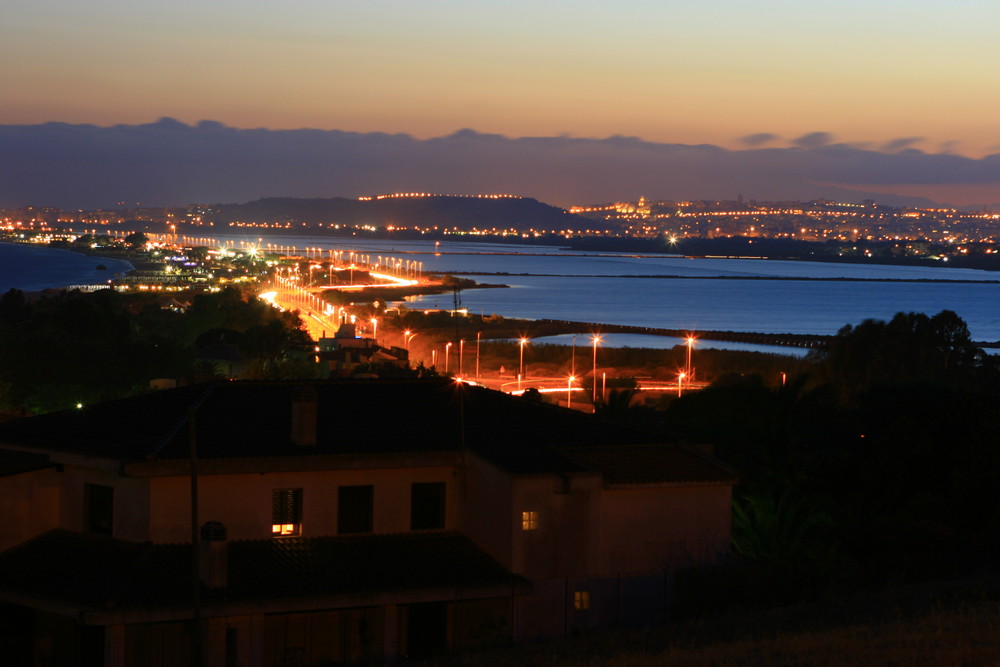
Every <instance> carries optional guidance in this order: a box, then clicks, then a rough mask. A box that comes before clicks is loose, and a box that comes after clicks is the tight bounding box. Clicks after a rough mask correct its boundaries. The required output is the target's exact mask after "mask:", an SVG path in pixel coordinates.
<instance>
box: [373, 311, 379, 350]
mask: <svg viewBox="0 0 1000 667" xmlns="http://www.w3.org/2000/svg"><path fill="white" fill-rule="evenodd" d="M372 338H374V339H375V344H376V345H378V318H376V317H373V318H372Z"/></svg>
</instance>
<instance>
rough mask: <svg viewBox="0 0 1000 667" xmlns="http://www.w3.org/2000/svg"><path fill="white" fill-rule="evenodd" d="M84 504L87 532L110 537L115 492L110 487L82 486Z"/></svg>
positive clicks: (112, 526)
mask: <svg viewBox="0 0 1000 667" xmlns="http://www.w3.org/2000/svg"><path fill="white" fill-rule="evenodd" d="M83 495H84V503H85V506H86V508H87V518H86V521H87V530H88V531H90V532H92V533H100V534H102V535H111V534H112V530H113V529H114V518H115V490H114V488H113V487H110V486H100V485H98V484H84V486H83Z"/></svg>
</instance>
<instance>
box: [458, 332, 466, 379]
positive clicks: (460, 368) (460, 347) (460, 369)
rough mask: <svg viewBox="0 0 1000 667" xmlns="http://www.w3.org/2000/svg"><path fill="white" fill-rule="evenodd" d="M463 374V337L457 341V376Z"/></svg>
mask: <svg viewBox="0 0 1000 667" xmlns="http://www.w3.org/2000/svg"><path fill="white" fill-rule="evenodd" d="M463 375H465V339H464V338H462V339H460V340H459V341H458V376H459V377H462V376H463Z"/></svg>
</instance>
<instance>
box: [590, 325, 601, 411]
mask: <svg viewBox="0 0 1000 667" xmlns="http://www.w3.org/2000/svg"><path fill="white" fill-rule="evenodd" d="M593 342H594V374H593V380H594V396H593V398H592V400H593V402H594V411H595V412H596V411H597V344H598V343H600V342H601V337H600V336H594V340H593Z"/></svg>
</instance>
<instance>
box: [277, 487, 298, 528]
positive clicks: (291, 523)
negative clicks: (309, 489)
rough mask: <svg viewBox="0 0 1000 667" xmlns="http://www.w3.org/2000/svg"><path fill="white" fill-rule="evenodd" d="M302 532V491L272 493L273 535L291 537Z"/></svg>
mask: <svg viewBox="0 0 1000 667" xmlns="http://www.w3.org/2000/svg"><path fill="white" fill-rule="evenodd" d="M301 532H302V489H274V490H273V491H271V535H272V536H273V537H291V536H294V535H299V534H300V533H301Z"/></svg>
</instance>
